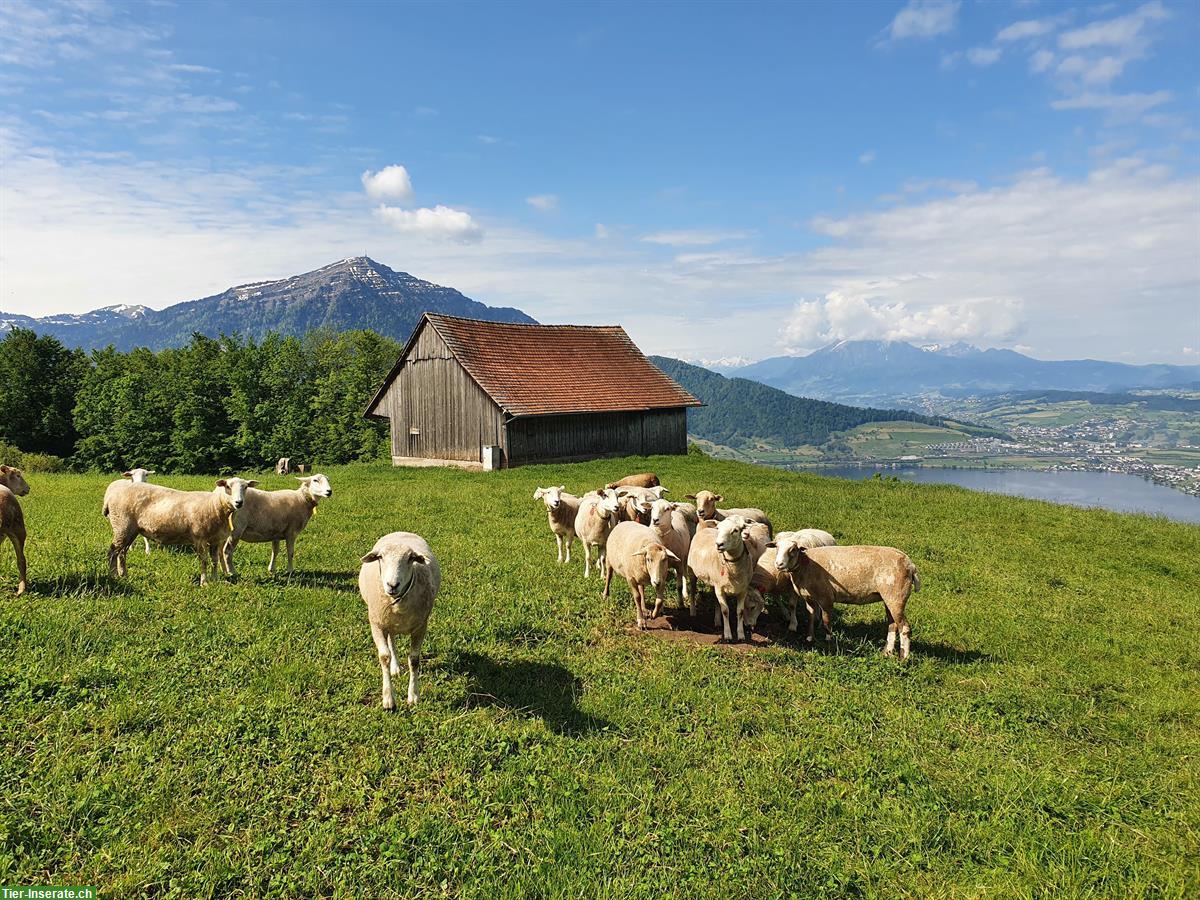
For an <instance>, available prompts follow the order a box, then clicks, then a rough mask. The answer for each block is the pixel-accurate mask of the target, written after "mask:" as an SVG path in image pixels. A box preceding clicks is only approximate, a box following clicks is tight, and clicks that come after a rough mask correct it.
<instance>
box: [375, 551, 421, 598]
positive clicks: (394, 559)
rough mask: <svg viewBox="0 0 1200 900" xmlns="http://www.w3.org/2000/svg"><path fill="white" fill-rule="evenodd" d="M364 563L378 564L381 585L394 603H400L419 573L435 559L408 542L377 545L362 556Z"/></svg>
mask: <svg viewBox="0 0 1200 900" xmlns="http://www.w3.org/2000/svg"><path fill="white" fill-rule="evenodd" d="M362 563H363V565H364V566H365V565H370V564H371V563H377V564H378V567H379V586H380V587H381V588H382V589H383V592H384V593H385V594H387V595H388V596H389V597H391V598H392V601H393V603H399V602H400V601H401V600H403V599H404V598H405V597H406V596H407V595H408V592H409V591H410V590H412V586H413V584H415V583H416V579H417V573H418V572H419V571H420V570H421V569H423V568H424V567H426V566H429V565H431V564H432V563H433V560H432V559H430V558H429V557H428V556H426V555H425V554H424V553H420V552H418V551H416V550H414V549H413V548H412V547H409V546H408V545H406V544H392V545H384V546H383V547H380V546H379V545H376V546H375V548H374V549H373V550H372V551H371V552H370V553H368V554H367V555H366V556H364V557H363V558H362Z"/></svg>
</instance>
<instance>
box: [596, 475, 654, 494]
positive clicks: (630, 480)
mask: <svg viewBox="0 0 1200 900" xmlns="http://www.w3.org/2000/svg"><path fill="white" fill-rule="evenodd" d="M660 484H662V482H661V481H659V480H658V476H657V475H655V474H654V473H653V472H642V473H641V474H640V475H626V476H625V477H624V478H622V479H620V480H619V481H612V482H609V483H608V484H606V485H605V487H606V488H608V489H609V490H614V489H616V488H621V487H644V488H651V487H658V486H659V485H660Z"/></svg>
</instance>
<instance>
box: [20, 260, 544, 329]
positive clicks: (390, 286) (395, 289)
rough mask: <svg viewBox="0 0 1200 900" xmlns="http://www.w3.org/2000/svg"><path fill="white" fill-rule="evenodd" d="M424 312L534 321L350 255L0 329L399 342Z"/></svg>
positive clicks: (27, 318)
mask: <svg viewBox="0 0 1200 900" xmlns="http://www.w3.org/2000/svg"><path fill="white" fill-rule="evenodd" d="M426 311H429V312H438V313H445V314H447V315H453V316H466V317H468V318H473V319H490V320H493V321H498V322H529V323H531V322H534V321H535V320H534V319H532V318H530V317H529V316H527V315H526V314H525V313H523V312H521V311H520V310H519V309H513V308H511V307H495V306H486V305H485V304H483V303H479V302H478V301H475V300H472V299H470V298H469V297H466V296H464V295H463V294H462V293H460V292H459V291H456V290H455V289H454V288H448V287H442V286H440V285H436V284H433V283H431V282H428V281H422V280H421V279H420V278H415V277H413V276H412V275H409V274H408V273H407V272H396V271H394V270H392V269H389V268H388V267H387V266H385V265H383V264H381V263H377V262H375V260H373V259H369V258H367V257H365V256H357V257H354V258H352V259H343V260H341V261H340V262H336V263H333V264H331V265H328V266H324V267H323V268H320V269H316V270H315V271H312V272H306V273H304V274H303V275H293V276H292V277H291V278H281V279H279V280H277V281H260V282H255V283H253V284H243V285H240V286H238V287H232V288H229V289H228V290H226V291H223V292H222V293H220V294H215V295H213V296H211V297H204V298H202V299H200V300H191V301H189V302H186V303H177V304H175V305H174V306H168V307H167V308H165V309H161V310H154V309H149V308H148V307H145V306H128V305H120V306H107V307H104V308H103V309H97V310H93V311H92V312H89V313H84V314H82V315H54V316H45V317H43V318H34V317H31V316H20V315H16V314H10V313H4V312H0V332H2V331H5V330H7V329H9V328H14V327H16V328H31V329H33V330H34V331H36V332H38V333H39V334H50V335H53V336H55V337H56V338H58V339H59V340H61V341H62V342H63V343H64V344H66V345H67V346H68V347H82V348H84V349H85V350H91V349H95V348H98V347H106V346H108V345H109V344H112V345H113V346H115V347H116V348H117V349H118V350H130V349H132V348H134V347H149V348H151V349H153V350H161V349H163V348H165V347H177V346H180V345H181V344H185V343H187V341H188V340H189V339H190V338H191V335H192V333H193V332H197V331H198V332H200V333H201V334H205V335H208V336H210V337H216V336H218V335H220V334H233V333H234V332H238V333H241V334H243V335H248V336H252V337H256V338H261V337H262V336H263V335H265V334H266V333H267V332H268V331H274V332H276V333H279V334H286V335H297V336H300V335H304V334H306V333H307V332H309V331H311V330H313V329H315V328H332V329H333V330H335V331H344V330H348V329H355V328H371V329H374V330H375V331H377V332H379V333H380V334H383V335H387V336H388V337H392V338H395V339H396V340H398V341H405V340H407V339H408V336H409V334H411V333H412V330H413V328H414V327H416V324H417V322H418V321H420V318H421V314H422V313H424V312H426Z"/></svg>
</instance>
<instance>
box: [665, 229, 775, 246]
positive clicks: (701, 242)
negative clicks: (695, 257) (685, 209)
mask: <svg viewBox="0 0 1200 900" xmlns="http://www.w3.org/2000/svg"><path fill="white" fill-rule="evenodd" d="M753 234H754V232H752V231H707V230H704V229H680V230H678V231H656V232H653V233H651V234H644V235H642V240H643V241H644V242H645V243H647V244H663V245H665V246H668V247H706V246H709V245H711V244H723V243H726V242H728V241H742V240H745V239H746V238H749V237H752V236H753Z"/></svg>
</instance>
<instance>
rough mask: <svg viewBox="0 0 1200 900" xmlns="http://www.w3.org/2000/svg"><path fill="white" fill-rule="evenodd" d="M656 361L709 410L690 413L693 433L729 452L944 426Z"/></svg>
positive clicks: (912, 415)
mask: <svg viewBox="0 0 1200 900" xmlns="http://www.w3.org/2000/svg"><path fill="white" fill-rule="evenodd" d="M650 361H651V362H652V363H654V365H656V366H658V368H660V369H662V371H664V372H666V373H667V375H669V376H671V377H672V378H674V379H675V380H676V381H677V382H679V383H680V384H681V385H683V386H684V387H685V388H686V389H687V390H688V391H690V392H691V393H692V394H693V395H694V396H695V397H696V398H697V399H698V400H700V401H702V402H703V403H704V404H705V406H702V407H699V408H693V409H689V410H688V431H689V432H690V433H691V434H694V435H697V436H698V437H701V438H703V439H704V440H707V441H713V442H714V443H717V444H724V445H725V446H728V447H742V446H746V445H748V444H751V443H753V442H754V441H755V440H756V439H757V440H765V441H770V442H772V443H775V444H778V445H779V446H782V447H789V448H790V447H802V446H805V445H808V444H821V443H824V442H825V441H826V440H827V439H828V437H829V435H830V434H831V433H832V432H835V431H844V430H846V429H848V428H856V427H857V426H859V425H862V424H865V423H866V422H891V421H897V420H902V421H906V422H923V423H925V424H927V425H941V424H942V423H943V420H942V419H939V418H931V417H929V416H922V415H919V414H917V413H914V412H909V411H907V410H899V409H863V408H861V407H856V406H844V405H843V404H841V403H828V402H826V401H824V400H809V399H807V398H804V397H793V396H792V395H791V394H788V393H786V392H784V391H781V390H779V389H777V388H773V387H769V386H767V385H765V384H760V383H759V382H757V381H749V380H747V379H745V378H726V377H725V376H724V375H718V374H717V373H716V372H710V371H709V370H708V369H702V368H700V367H699V366H693V365H691V364H690V363H685V362H683V361H681V360H678V359H671V358H669V357H666V356H651V357H650Z"/></svg>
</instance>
